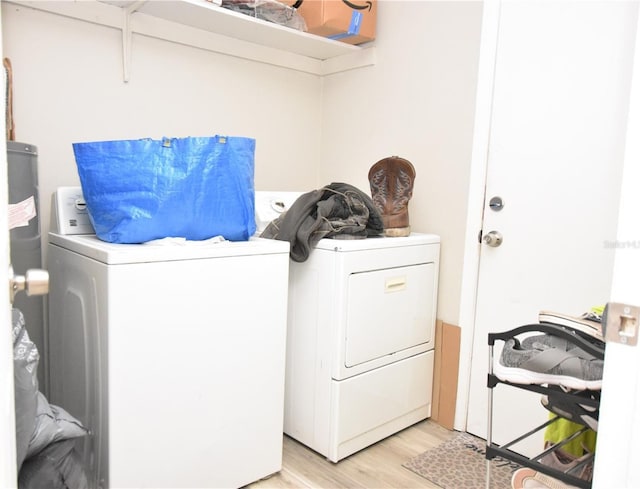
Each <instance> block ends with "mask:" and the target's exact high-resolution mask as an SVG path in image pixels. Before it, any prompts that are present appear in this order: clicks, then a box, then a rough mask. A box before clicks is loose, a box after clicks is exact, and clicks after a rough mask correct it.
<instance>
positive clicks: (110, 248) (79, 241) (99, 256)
mask: <svg viewBox="0 0 640 489" xmlns="http://www.w3.org/2000/svg"><path fill="white" fill-rule="evenodd" d="M49 243H50V244H52V245H56V246H60V247H61V248H66V249H68V250H70V251H74V252H76V253H78V254H80V255H84V256H86V257H89V258H93V259H94V260H97V261H99V262H102V263H106V264H108V265H121V264H128V263H153V262H160V261H177V260H197V259H203V258H225V257H231V256H247V255H269V254H278V253H282V254H287V255H288V253H289V243H288V242H286V241H277V240H273V239H264V238H251V239H250V240H249V241H223V242H220V243H212V242H207V241H187V242H184V243H183V244H176V243H175V242H173V244H171V242H167V243H166V244H118V243H108V242H106V241H102V240H101V239H99V238H98V237H97V236H96V235H95V234H89V235H76V236H68V235H67V236H65V235H61V234H56V233H49Z"/></svg>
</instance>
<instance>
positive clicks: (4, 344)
mask: <svg viewBox="0 0 640 489" xmlns="http://www.w3.org/2000/svg"><path fill="white" fill-rule="evenodd" d="M1 21H2V19H1V18H0V52H1V51H2V49H1V47H2V46H1V40H2V22H1ZM2 80H3V81H2V84H1V85H2V87H1V91H2V95H1V96H0V97H1V99H2V107H5V104H6V93H7V92H6V77H5V76H4V73H3V76H2ZM0 130H2V134H3V135H4V134H5V133H6V128H5V118H4V116H3V117H0ZM8 202H9V195H8V192H7V147H6V143H5V138H4V136H2V142H1V143H0V283H3V284H5V285H6V286H5V287H3V288H0V290H2V291H3V292H2V293H0V318H5V319H4V321H2V322H3V323H4V324H5V325H6V324H11V305H10V304H9V287H8V283H9V273H8V269H9V225H8V215H7V214H8V213H7V204H8ZM13 392H14V391H13V340H12V337H11V328H2V329H1V331H0V433H2V434H3V435H2V436H0V487H7V488H12V487H16V485H17V483H16V480H17V477H16V441H15V435H11V433H15V432H16V428H15V412H14V393H13Z"/></svg>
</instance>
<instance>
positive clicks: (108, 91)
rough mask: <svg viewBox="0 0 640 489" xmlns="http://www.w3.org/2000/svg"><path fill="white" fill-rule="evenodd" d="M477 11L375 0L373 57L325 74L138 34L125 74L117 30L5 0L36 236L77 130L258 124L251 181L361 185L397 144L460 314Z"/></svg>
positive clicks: (133, 133) (158, 133) (67, 165)
mask: <svg viewBox="0 0 640 489" xmlns="http://www.w3.org/2000/svg"><path fill="white" fill-rule="evenodd" d="M481 13H482V3H481V2H478V1H471V2H447V1H442V2H436V1H429V2H417V1H400V0H394V1H391V0H382V1H380V3H379V10H378V35H377V40H376V42H375V45H376V50H377V62H376V65H375V66H373V67H370V68H361V69H356V70H352V71H348V72H345V73H342V74H338V75H332V76H328V77H325V78H324V79H322V78H319V77H317V76H314V75H309V74H304V73H300V72H297V71H293V70H289V69H285V68H278V67H274V66H269V65H265V64H261V63H255V62H251V61H246V60H241V59H237V58H233V57H230V56H225V55H221V54H216V53H212V52H208V51H204V50H200V49H196V48H191V47H187V46H183V45H178V44H174V43H170V42H166V41H160V40H157V39H152V38H148V37H143V36H139V35H135V34H134V37H133V46H132V65H131V71H130V81H129V82H128V83H124V82H123V78H122V47H121V46H122V44H121V33H120V30H118V29H111V28H108V27H103V26H98V25H95V24H91V23H88V22H82V21H78V20H72V19H69V18H66V17H62V16H58V15H54V14H49V13H45V12H41V11H36V10H32V9H30V8H25V7H21V6H16V5H14V4H8V3H3V4H2V14H3V40H4V55H5V56H8V57H9V58H10V59H11V61H12V63H13V69H14V84H15V89H14V103H15V109H14V111H15V119H16V137H17V139H18V140H19V141H24V142H29V143H31V144H35V145H36V146H37V147H38V150H39V160H38V163H39V173H40V174H39V177H40V195H41V199H42V208H41V217H42V226H43V229H42V231H43V239H46V232H47V231H48V223H49V212H50V211H49V205H50V204H49V197H50V195H51V193H52V192H53V190H55V189H56V188H57V187H59V186H62V185H77V184H78V177H77V172H76V168H75V162H74V159H73V153H72V147H71V144H72V143H73V142H79V141H90V140H104V139H131V138H140V137H153V138H159V137H162V136H179V137H182V136H202V135H206V134H213V133H222V134H230V135H241V136H249V137H254V138H256V141H257V150H256V179H255V180H256V188H257V189H259V190H274V189H277V190H307V189H313V188H317V187H318V186H320V185H324V184H326V183H330V182H333V181H345V182H348V183H351V184H353V185H356V186H357V187H359V188H361V189H362V190H364V191H366V192H369V182H368V180H367V173H368V170H369V168H370V167H371V166H372V165H373V164H374V163H375V162H376V161H378V160H379V159H381V158H383V157H386V156H390V155H396V154H397V155H400V156H403V157H405V158H407V159H409V160H410V161H411V162H412V163H413V164H414V166H415V167H416V172H417V178H416V183H415V189H414V197H413V199H412V200H411V203H410V218H411V224H412V228H413V230H414V231H417V232H431V233H436V234H439V235H440V236H441V237H442V254H441V271H440V294H439V297H440V299H439V305H438V317H439V318H441V319H443V320H445V321H447V322H450V323H453V324H458V304H459V297H460V286H461V283H460V277H461V270H462V254H463V245H462V244H463V240H464V225H465V216H466V206H467V190H468V183H469V178H468V177H469V162H470V153H471V141H472V125H473V113H474V97H475V85H476V81H477V74H476V71H477V65H478V50H479V38H480V23H481ZM44 249H45V251H46V248H44ZM45 259H46V257H45Z"/></svg>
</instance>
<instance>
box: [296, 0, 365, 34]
mask: <svg viewBox="0 0 640 489" xmlns="http://www.w3.org/2000/svg"><path fill="white" fill-rule="evenodd" d="M294 5H295V6H296V8H297V9H298V12H299V13H300V15H302V17H303V18H304V20H305V22H306V24H307V32H310V33H311V34H316V35H319V36H323V37H328V38H329V39H335V40H338V41H342V42H346V43H349V44H362V43H364V42H369V41H373V40H374V39H375V36H376V11H377V6H376V0H298V1H297V2H295V4H294Z"/></svg>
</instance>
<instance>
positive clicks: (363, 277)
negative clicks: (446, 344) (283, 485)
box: [284, 234, 440, 462]
mask: <svg viewBox="0 0 640 489" xmlns="http://www.w3.org/2000/svg"><path fill="white" fill-rule="evenodd" d="M439 261H440V238H439V237H438V236H436V235H431V234H411V235H410V236H407V237H397V238H391V237H378V238H367V239H347V240H345V239H322V240H321V241H320V242H319V243H318V245H317V246H316V247H315V248H314V249H313V250H312V251H311V254H310V257H309V259H308V260H307V261H305V262H303V263H295V262H291V263H290V275H289V312H288V333H287V370H286V387H285V421H284V431H285V433H287V434H288V435H289V436H291V437H293V438H295V439H296V440H298V441H300V442H302V443H304V444H305V445H307V446H308V447H310V448H312V449H314V450H315V451H317V452H319V453H321V454H322V455H324V456H326V457H327V458H328V459H329V460H331V461H333V462H338V461H339V460H341V459H343V458H345V457H347V456H348V455H351V454H352V453H354V452H356V451H358V450H361V449H362V448H365V447H366V446H369V445H371V444H373V443H375V442H377V441H379V440H381V439H383V438H385V437H387V436H389V435H391V434H393V433H396V432H398V431H400V430H402V429H404V428H406V427H408V426H410V425H412V424H414V423H416V422H418V421H420V420H423V419H425V418H427V417H429V416H430V415H431V399H432V386H433V364H434V333H435V320H436V304H437V291H438V272H439Z"/></svg>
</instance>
